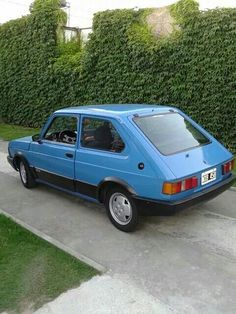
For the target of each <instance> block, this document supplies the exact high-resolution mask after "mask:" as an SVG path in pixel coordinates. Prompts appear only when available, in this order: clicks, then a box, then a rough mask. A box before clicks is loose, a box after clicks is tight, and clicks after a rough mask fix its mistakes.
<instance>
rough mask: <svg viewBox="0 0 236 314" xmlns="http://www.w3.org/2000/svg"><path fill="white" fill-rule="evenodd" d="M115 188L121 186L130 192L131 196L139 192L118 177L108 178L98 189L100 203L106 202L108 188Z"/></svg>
mask: <svg viewBox="0 0 236 314" xmlns="http://www.w3.org/2000/svg"><path fill="white" fill-rule="evenodd" d="M113 186H119V187H121V188H123V189H125V190H126V191H128V192H129V193H130V194H131V195H137V192H136V191H135V190H134V188H133V187H131V186H130V185H129V184H128V183H127V182H126V181H124V180H122V179H120V178H117V177H106V178H104V179H103V180H102V181H101V182H100V183H99V185H98V188H97V199H98V201H99V202H100V203H103V202H104V199H105V195H106V193H107V191H108V188H111V187H113Z"/></svg>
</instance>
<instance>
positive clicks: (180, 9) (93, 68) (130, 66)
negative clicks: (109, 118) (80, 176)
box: [0, 0, 236, 152]
mask: <svg viewBox="0 0 236 314" xmlns="http://www.w3.org/2000/svg"><path fill="white" fill-rule="evenodd" d="M37 1H40V0H37ZM50 1H52V0H47V1H46V2H47V9H45V6H43V5H42V6H41V7H40V8H37V9H35V10H32V13H31V15H29V16H27V17H25V18H22V19H20V20H16V21H12V22H9V23H6V24H5V25H3V26H1V27H0V115H1V116H2V118H3V119H4V120H6V121H7V122H13V123H18V124H24V125H31V126H32V125H36V126H38V125H40V124H41V123H42V122H43V120H44V118H45V116H46V115H47V114H48V113H49V112H51V111H52V110H54V109H55V108H60V107H65V106H69V105H71V104H87V103H96V104H100V103H161V104H172V105H175V106H178V107H180V108H181V109H182V110H184V111H185V112H187V113H188V114H189V115H190V116H192V117H193V119H195V120H197V121H198V122H199V123H200V124H202V125H203V126H204V127H205V128H206V129H208V130H209V131H210V132H211V133H212V134H214V135H215V136H216V137H217V138H218V139H219V140H220V141H221V142H222V143H224V144H225V145H227V146H228V147H229V148H231V150H232V151H233V152H236V123H235V120H236V9H215V10H209V11H206V12H200V11H199V10H198V7H197V4H196V2H194V1H193V0H181V1H179V2H178V3H177V4H175V5H172V6H170V8H169V9H170V12H171V14H172V16H173V17H174V18H175V20H176V22H177V24H178V26H179V27H178V30H176V31H175V32H174V33H173V34H171V35H170V36H169V37H161V38H155V37H154V36H153V35H152V32H151V30H150V29H149V27H148V25H147V24H146V19H145V17H146V15H147V14H148V13H150V10H139V11H138V12H137V11H134V10H114V11H105V12H101V13H98V14H96V15H95V17H94V22H93V33H92V34H91V36H90V39H89V41H88V42H87V43H86V45H85V46H82V45H81V43H80V42H76V41H75V42H71V43H68V44H65V43H63V42H61V40H60V39H59V37H60V36H59V35H58V23H59V22H58V17H57V15H58V10H56V9H55V1H56V0H53V5H54V9H53V10H49V6H50V5H49V4H50ZM41 3H42V2H41ZM55 12H57V15H56V14H55Z"/></svg>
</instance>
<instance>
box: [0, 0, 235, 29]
mask: <svg viewBox="0 0 236 314" xmlns="http://www.w3.org/2000/svg"><path fill="white" fill-rule="evenodd" d="M68 2H69V3H70V9H68V11H69V10H70V21H69V24H70V26H74V27H80V28H83V27H91V26H92V18H93V14H94V13H95V12H98V11H104V10H108V9H121V8H135V7H137V8H147V7H162V6H165V5H169V4H172V3H174V2H176V0H96V1H92V0H90V1H88V0H68ZM31 3H32V0H0V24H2V23H4V22H6V21H9V20H11V19H16V18H19V17H21V16H22V15H26V14H28V13H29V5H30V4H31ZM199 4H200V9H201V10H205V9H212V8H215V7H236V0H199ZM68 13H69V12H68Z"/></svg>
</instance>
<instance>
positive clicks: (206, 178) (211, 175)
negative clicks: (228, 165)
mask: <svg viewBox="0 0 236 314" xmlns="http://www.w3.org/2000/svg"><path fill="white" fill-rule="evenodd" d="M215 179H216V168H214V169H211V170H208V171H206V172H203V173H202V176H201V183H202V185H204V184H207V183H209V182H211V181H214V180H215Z"/></svg>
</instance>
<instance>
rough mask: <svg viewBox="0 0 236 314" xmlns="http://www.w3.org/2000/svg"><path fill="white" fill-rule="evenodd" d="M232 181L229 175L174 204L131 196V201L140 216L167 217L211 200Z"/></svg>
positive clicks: (233, 177) (235, 177) (233, 176)
mask: <svg viewBox="0 0 236 314" xmlns="http://www.w3.org/2000/svg"><path fill="white" fill-rule="evenodd" d="M234 181H236V176H235V175H233V174H231V176H230V177H229V178H227V179H225V180H224V181H222V182H220V183H217V184H215V185H213V186H211V187H209V188H208V189H205V190H203V191H201V192H199V193H196V194H194V195H191V196H190V197H187V198H184V199H182V200H178V201H174V202H167V201H157V200H152V199H145V198H140V197H137V196H133V200H134V202H135V204H136V206H137V208H138V210H139V212H140V214H142V215H164V216H168V215H172V214H174V213H176V212H178V211H179V210H182V209H184V208H187V207H190V206H193V205H196V204H198V203H201V202H205V201H208V200H211V199H212V198H214V197H216V196H217V195H219V194H220V193H222V192H224V191H225V190H227V189H228V188H229V187H230V186H231V185H232V184H233V182H234Z"/></svg>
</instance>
